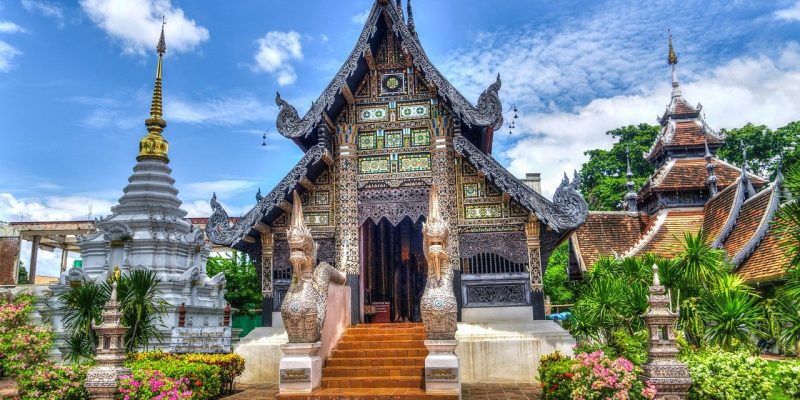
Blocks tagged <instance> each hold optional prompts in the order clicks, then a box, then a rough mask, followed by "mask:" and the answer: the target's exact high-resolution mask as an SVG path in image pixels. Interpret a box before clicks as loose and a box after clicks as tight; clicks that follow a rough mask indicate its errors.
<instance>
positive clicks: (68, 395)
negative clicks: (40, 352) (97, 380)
mask: <svg viewBox="0 0 800 400" xmlns="http://www.w3.org/2000/svg"><path fill="white" fill-rule="evenodd" d="M88 370H89V365H87V364H77V365H75V364H66V365H64V364H55V363H52V362H49V361H48V362H44V363H41V364H38V365H37V366H36V369H35V370H32V371H29V372H27V373H23V374H22V375H21V376H20V377H19V379H18V380H17V383H18V386H19V392H20V398H21V399H22V400H39V399H42V400H82V399H88V398H89V393H88V392H87V391H86V389H85V388H84V387H83V383H84V381H86V372H87V371H88Z"/></svg>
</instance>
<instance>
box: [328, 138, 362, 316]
mask: <svg viewBox="0 0 800 400" xmlns="http://www.w3.org/2000/svg"><path fill="white" fill-rule="evenodd" d="M337 136H338V141H337V145H336V159H335V166H334V168H335V169H336V171H335V174H334V176H335V190H336V204H335V207H334V213H335V220H336V268H337V269H338V270H340V271H343V272H345V273H346V274H347V286H349V287H350V312H351V321H350V322H351V323H353V324H357V323H358V322H359V319H360V314H361V293H360V290H359V273H360V270H361V264H360V262H359V251H358V248H359V239H358V183H357V178H358V158H357V154H356V144H355V143H356V136H357V132H356V128H355V127H354V126H353V125H349V124H344V125H341V126H340V127H339V132H338V135H337Z"/></svg>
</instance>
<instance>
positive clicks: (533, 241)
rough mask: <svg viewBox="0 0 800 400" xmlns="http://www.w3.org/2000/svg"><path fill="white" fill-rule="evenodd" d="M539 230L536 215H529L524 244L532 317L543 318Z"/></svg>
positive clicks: (542, 282) (542, 283)
mask: <svg viewBox="0 0 800 400" xmlns="http://www.w3.org/2000/svg"><path fill="white" fill-rule="evenodd" d="M539 230H540V228H539V220H538V219H537V218H536V216H534V215H531V217H530V219H529V220H528V223H526V224H525V244H526V245H527V247H528V271H529V273H530V284H531V305H532V306H533V319H545V315H544V281H543V280H542V245H541V241H540V236H539V234H540V232H539Z"/></svg>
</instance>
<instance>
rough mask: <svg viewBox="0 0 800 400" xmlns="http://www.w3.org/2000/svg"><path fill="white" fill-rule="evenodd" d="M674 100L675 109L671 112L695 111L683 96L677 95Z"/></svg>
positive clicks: (684, 112)
mask: <svg viewBox="0 0 800 400" xmlns="http://www.w3.org/2000/svg"><path fill="white" fill-rule="evenodd" d="M675 100H676V101H675V111H673V112H672V114H694V113H696V112H697V110H696V109H695V108H694V107H692V106H691V105H690V104H689V102H687V101H686V99H684V98H683V97H679V98H677V99H675Z"/></svg>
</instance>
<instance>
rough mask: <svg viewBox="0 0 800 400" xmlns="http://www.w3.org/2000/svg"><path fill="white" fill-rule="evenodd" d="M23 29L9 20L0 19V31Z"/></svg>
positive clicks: (16, 31) (20, 30)
mask: <svg viewBox="0 0 800 400" xmlns="http://www.w3.org/2000/svg"><path fill="white" fill-rule="evenodd" d="M23 32H26V31H25V29H24V28H23V27H21V26H19V25H17V24H15V23H13V22H11V21H0V33H23Z"/></svg>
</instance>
